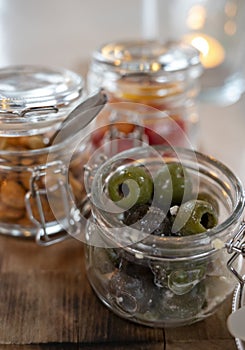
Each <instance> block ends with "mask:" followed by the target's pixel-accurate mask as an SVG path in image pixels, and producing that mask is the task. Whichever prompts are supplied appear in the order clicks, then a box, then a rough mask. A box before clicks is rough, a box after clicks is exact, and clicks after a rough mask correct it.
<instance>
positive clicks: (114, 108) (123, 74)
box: [87, 41, 202, 148]
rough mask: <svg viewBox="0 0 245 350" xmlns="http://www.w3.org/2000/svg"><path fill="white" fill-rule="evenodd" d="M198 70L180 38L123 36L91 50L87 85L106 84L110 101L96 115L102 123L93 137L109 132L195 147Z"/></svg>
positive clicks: (107, 135)
mask: <svg viewBox="0 0 245 350" xmlns="http://www.w3.org/2000/svg"><path fill="white" fill-rule="evenodd" d="M201 73H202V66H201V64H200V60H199V52H198V51H197V50H196V49H195V48H193V47H192V46H189V45H186V44H183V43H180V42H169V43H164V44H163V43H161V42H158V41H126V42H124V41H122V42H111V43H107V44H105V45H103V46H101V47H100V48H98V50H96V51H95V52H94V53H93V56H92V61H91V64H90V67H89V71H88V75H87V84H88V91H90V92H94V91H95V90H97V89H98V88H101V87H102V88H104V89H105V91H106V92H107V94H108V100H109V102H110V103H109V104H108V105H107V108H106V109H104V110H103V112H102V113H101V115H100V118H98V119H97V127H101V129H99V130H98V131H97V132H95V134H94V135H93V137H92V141H94V142H95V144H96V145H98V144H99V145H101V143H103V142H102V141H106V140H108V139H110V138H111V135H113V137H114V138H115V137H119V138H122V137H123V138H129V137H130V138H133V139H134V138H135V139H138V138H139V139H140V140H144V142H148V143H149V144H150V145H157V144H170V145H174V146H177V145H178V146H181V147H188V148H193V147H194V148H197V147H198V142H199V140H198V111H197V105H196V96H197V94H198V92H199V79H198V78H199V76H200V75H201ZM102 126H103V127H102ZM101 140H102V141H101ZM135 145H137V144H135Z"/></svg>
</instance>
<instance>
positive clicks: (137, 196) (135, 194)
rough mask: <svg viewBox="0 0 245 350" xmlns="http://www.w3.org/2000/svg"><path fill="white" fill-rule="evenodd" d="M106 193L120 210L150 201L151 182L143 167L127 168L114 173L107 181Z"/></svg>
mask: <svg viewBox="0 0 245 350" xmlns="http://www.w3.org/2000/svg"><path fill="white" fill-rule="evenodd" d="M108 193H109V197H110V199H111V200H112V201H114V202H116V203H117V205H118V206H119V207H121V208H125V209H128V208H131V207H132V206H133V205H134V204H144V203H147V202H148V201H150V200H151V198H152V193H153V181H152V178H151V176H150V174H149V173H148V172H147V170H145V169H144V168H143V167H137V166H135V167H133V166H130V167H127V168H124V169H121V170H120V171H117V172H116V173H114V174H113V175H112V176H111V177H110V179H109V181H108Z"/></svg>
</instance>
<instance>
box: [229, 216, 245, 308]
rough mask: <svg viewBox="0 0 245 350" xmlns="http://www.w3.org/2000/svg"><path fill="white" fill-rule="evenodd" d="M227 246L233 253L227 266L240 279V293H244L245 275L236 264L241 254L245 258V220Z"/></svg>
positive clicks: (230, 252)
mask: <svg viewBox="0 0 245 350" xmlns="http://www.w3.org/2000/svg"><path fill="white" fill-rule="evenodd" d="M226 248H227V251H228V253H229V254H232V253H233V255H232V257H231V258H230V259H229V260H228V262H227V267H228V269H229V270H230V271H231V272H232V273H233V274H234V276H235V277H236V279H237V280H238V282H239V284H240V293H241V294H242V292H243V288H244V283H245V276H244V275H241V274H240V273H239V272H238V271H237V270H236V268H235V267H234V264H235V262H236V261H237V259H238V258H239V257H240V256H241V255H242V257H243V258H245V221H243V222H242V224H241V226H240V229H239V231H238V232H237V233H236V235H235V236H234V237H233V238H232V239H231V240H230V241H229V242H227V243H226ZM240 304H241V298H240ZM240 307H241V305H239V308H240Z"/></svg>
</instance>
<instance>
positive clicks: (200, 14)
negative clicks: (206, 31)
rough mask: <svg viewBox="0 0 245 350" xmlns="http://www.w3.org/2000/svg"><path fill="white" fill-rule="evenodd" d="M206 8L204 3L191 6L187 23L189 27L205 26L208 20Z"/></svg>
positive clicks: (195, 28) (196, 28) (199, 27)
mask: <svg viewBox="0 0 245 350" xmlns="http://www.w3.org/2000/svg"><path fill="white" fill-rule="evenodd" d="M206 12H207V11H206V9H205V7H204V6H202V5H194V6H192V7H191V8H190V10H189V13H188V15H187V20H186V24H187V27H188V28H190V29H193V30H199V29H201V28H203V26H204V24H205V21H206V15H207V13H206Z"/></svg>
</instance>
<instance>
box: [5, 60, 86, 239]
mask: <svg viewBox="0 0 245 350" xmlns="http://www.w3.org/2000/svg"><path fill="white" fill-rule="evenodd" d="M83 85H84V82H83V79H82V78H81V77H80V76H79V75H77V74H75V73H73V72H71V71H68V70H65V69H54V68H48V67H40V66H11V67H7V68H3V69H1V70H0V123H1V130H0V232H1V233H2V234H9V235H13V236H22V237H36V238H37V240H38V242H39V243H40V244H41V242H42V241H43V242H44V243H47V244H48V243H49V242H50V240H49V237H51V236H52V237H53V238H52V241H53V240H54V241H55V240H59V239H63V236H62V235H61V237H60V236H59V234H60V232H61V231H62V230H63V228H64V226H63V227H62V225H61V224H60V223H61V222H63V223H64V225H65V222H67V221H68V220H69V210H68V209H67V208H68V202H70V201H72V200H74V199H75V200H77V201H78V202H80V201H82V199H83V196H84V190H83V185H82V184H83V181H82V179H83V164H84V162H87V159H88V153H87V152H89V149H88V146H87V145H85V144H83V145H80V148H79V149H77V150H76V152H74V154H72V153H71V152H73V151H74V150H73V142H75V141H74V140H73V139H72V138H71V139H69V140H64V141H63V142H61V143H59V144H57V143H56V144H53V143H52V142H53V137H54V135H55V134H56V133H57V130H59V127H60V125H61V122H62V120H64V119H65V118H66V117H67V115H68V114H69V112H70V111H71V110H72V109H73V108H74V107H75V106H76V105H77V104H78V103H79V102H81V101H82V100H83V98H84V97H83ZM48 159H49V160H48ZM66 159H70V162H69V164H70V165H69V168H68V169H67V167H66V166H65V165H64V164H65V162H66ZM47 173H48V176H47ZM67 178H69V185H67ZM70 189H72V190H70ZM47 191H49V192H50V193H51V194H49V195H50V196H52V195H53V196H54V197H55V196H56V197H57V198H61V200H57V201H56V202H57V206H58V207H59V208H58V207H57V210H56V214H57V213H59V214H58V215H59V220H58V221H59V222H58V221H57V220H56V217H55V216H54V214H53V212H52V210H51V208H50V206H49V202H48V198H47ZM56 234H57V236H56Z"/></svg>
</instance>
